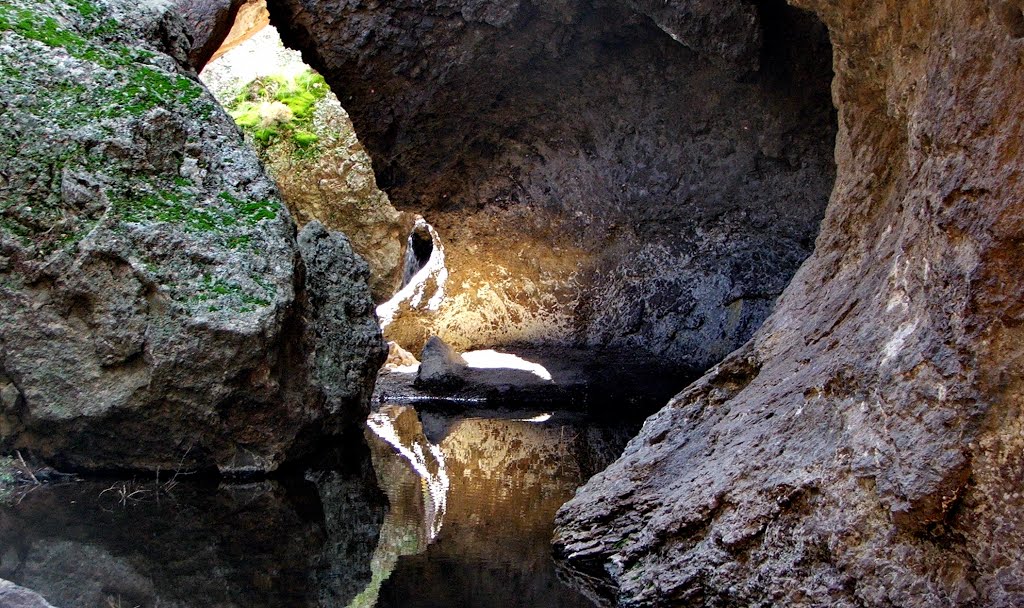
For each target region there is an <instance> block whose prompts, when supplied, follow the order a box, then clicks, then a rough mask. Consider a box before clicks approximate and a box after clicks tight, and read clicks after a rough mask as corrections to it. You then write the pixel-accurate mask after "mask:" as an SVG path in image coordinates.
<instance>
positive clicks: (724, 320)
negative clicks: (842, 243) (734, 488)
mask: <svg viewBox="0 0 1024 608" xmlns="http://www.w3.org/2000/svg"><path fill="white" fill-rule="evenodd" d="M268 5H269V8H270V12H271V20H272V21H273V22H274V23H275V24H276V25H277V27H278V28H279V29H280V30H281V33H282V38H283V39H284V40H285V42H286V44H289V45H290V46H293V47H295V48H299V49H301V50H302V51H303V56H304V58H305V60H306V61H307V63H309V64H310V65H312V66H313V67H314V68H316V69H317V70H318V71H320V72H321V73H322V74H323V75H324V77H325V78H326V79H327V81H328V83H330V85H331V87H332V89H333V90H334V91H335V92H336V93H337V94H338V96H339V99H340V100H341V103H342V104H343V105H344V106H345V108H346V110H347V111H348V112H349V114H350V115H351V117H352V120H353V123H354V125H355V127H356V131H357V132H358V133H359V136H360V139H361V140H362V142H363V143H364V145H365V146H366V149H367V150H368V152H369V153H370V156H371V157H372V158H373V160H374V167H375V169H376V173H377V179H378V183H379V184H380V185H381V187H382V188H383V189H384V190H385V191H387V192H388V194H389V196H390V198H391V200H392V202H393V204H395V206H396V207H397V208H399V209H400V210H403V211H412V212H416V213H419V214H421V215H423V216H424V217H425V218H426V220H427V221H428V222H429V223H430V224H431V225H433V226H434V227H435V228H436V229H437V232H438V234H439V235H440V238H441V239H442V241H443V243H444V247H445V252H446V253H445V255H446V263H447V266H448V270H449V280H448V283H447V286H446V287H445V298H444V302H443V303H442V304H441V305H440V307H439V308H438V310H436V311H426V312H422V313H416V314H404V315H402V318H399V319H396V321H395V322H394V323H393V324H392V325H390V326H389V327H388V329H387V332H388V334H387V335H388V336H389V338H393V339H397V340H398V342H399V343H400V344H402V346H404V347H405V348H407V349H409V350H412V351H414V352H418V351H419V348H420V347H421V346H422V344H423V342H425V340H426V339H427V337H429V336H430V335H432V334H433V335H439V336H441V337H442V338H443V339H444V340H445V341H446V342H448V343H450V344H452V345H453V346H454V347H455V348H457V349H459V350H467V349H469V348H471V347H482V346H491V345H495V344H508V343H514V342H528V343H534V344H536V343H554V344H560V345H565V344H571V345H576V346H597V345H601V346H608V347H619V348H629V349H634V350H637V351H643V352H646V353H649V354H651V355H656V356H658V357H661V358H663V359H666V360H670V361H673V362H675V363H677V364H681V365H688V366H693V367H699V368H701V369H704V368H706V367H708V366H710V365H711V364H713V363H714V362H716V361H718V360H720V359H721V358H722V357H723V356H725V355H726V354H727V353H728V352H730V351H731V350H733V349H734V348H736V347H737V346H739V345H740V344H742V343H743V342H744V341H746V340H747V338H749V337H750V335H751V334H752V333H753V331H754V330H755V329H756V327H757V326H759V325H760V323H761V322H762V321H763V319H764V318H765V317H766V315H767V314H768V312H769V311H770V309H771V307H772V304H773V301H774V299H775V297H776V296H777V295H778V294H779V293H781V291H782V289H783V288H784V286H785V285H786V283H787V282H788V280H789V278H790V277H791V276H792V273H793V272H795V270H796V268H797V267H798V266H799V264H800V263H801V262H802V261H803V259H804V258H805V257H806V256H807V255H808V254H809V253H810V251H811V246H812V243H813V240H814V237H815V235H816V234H817V230H818V223H819V221H820V219H821V216H822V213H823V210H824V207H825V204H826V202H827V197H828V192H829V191H830V189H831V186H832V183H833V181H832V180H833V164H832V157H833V144H834V140H833V135H834V128H835V127H834V114H833V113H832V109H831V104H830V100H829V94H828V84H829V82H830V80H831V71H830V64H831V59H830V47H829V44H828V40H827V37H826V32H825V29H824V27H823V26H822V25H821V24H820V23H818V22H817V21H815V20H814V19H813V18H812V17H810V16H809V15H808V14H805V13H803V12H802V11H798V10H796V9H791V8H788V7H786V6H785V5H784V4H783V3H781V2H765V3H762V4H760V5H757V6H756V7H755V6H754V5H751V4H748V3H745V2H740V1H738V0H737V1H735V2H729V3H728V4H727V7H722V6H721V3H710V2H698V1H692V2H686V3H682V4H681V5H679V6H675V5H672V6H662V5H661V3H651V2H641V1H630V2H624V1H618V0H564V1H560V2H555V3H552V2H532V1H525V0H519V1H516V2H511V3H503V4H499V3H492V2H477V1H473V2H470V1H466V2H440V1H430V2H411V1H400V2H390V3H386V4H381V3H377V4H373V3H370V4H366V3H352V2H345V1H342V0H326V1H317V2H313V1H311V0H272V1H271V2H269V3H268ZM695 24H697V25H695ZM680 42H682V44H680Z"/></svg>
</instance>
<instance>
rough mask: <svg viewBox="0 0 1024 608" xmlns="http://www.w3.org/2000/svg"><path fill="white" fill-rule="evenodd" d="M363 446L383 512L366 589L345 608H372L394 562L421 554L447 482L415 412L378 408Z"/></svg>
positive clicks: (439, 522) (437, 520) (439, 519)
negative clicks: (369, 457)
mask: <svg viewBox="0 0 1024 608" xmlns="http://www.w3.org/2000/svg"><path fill="white" fill-rule="evenodd" d="M367 442H368V443H369V445H370V450H371V453H372V455H373V469H374V471H375V472H376V475H377V483H378V485H380V487H381V489H383V490H384V492H385V493H386V494H387V497H388V505H389V507H388V512H387V515H386V516H385V517H384V525H383V527H382V528H381V531H380V538H379V540H378V543H377V548H376V550H375V551H374V553H373V560H372V561H371V568H372V570H373V578H372V579H371V581H370V584H369V585H367V586H366V588H365V589H364V590H363V591H362V592H361V593H360V594H359V595H358V596H357V597H356V598H355V600H354V601H353V602H352V603H351V604H350V606H351V607H352V608H364V607H365V608H372V607H373V606H375V605H376V604H377V599H378V597H379V593H380V587H381V585H382V584H383V583H384V581H386V580H387V579H388V577H390V576H391V573H392V571H394V569H395V565H396V563H397V562H398V558H400V557H402V556H403V555H415V554H417V553H421V552H423V551H424V550H426V548H427V545H428V544H429V543H430V542H431V541H432V540H433V539H434V538H435V537H436V536H437V532H439V531H440V530H441V527H442V526H443V524H444V515H445V509H446V508H447V496H448V487H449V483H450V482H449V480H448V477H447V471H446V470H445V469H444V467H443V462H442V461H441V460H440V458H439V457H440V451H439V450H437V449H436V448H435V447H433V446H432V445H431V444H430V442H429V441H428V440H427V439H426V437H425V436H424V434H423V431H422V428H421V426H420V422H419V420H418V419H417V416H416V411H415V410H413V409H411V408H402V407H384V408H381V409H380V411H378V412H375V413H374V414H372V415H371V417H370V420H369V422H368V431H367Z"/></svg>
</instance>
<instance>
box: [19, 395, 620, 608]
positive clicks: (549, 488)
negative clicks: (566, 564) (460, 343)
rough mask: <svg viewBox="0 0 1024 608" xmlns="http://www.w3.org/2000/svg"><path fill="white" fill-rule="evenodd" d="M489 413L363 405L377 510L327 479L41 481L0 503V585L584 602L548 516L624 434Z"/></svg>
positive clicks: (67, 590) (273, 603) (123, 595)
mask: <svg viewBox="0 0 1024 608" xmlns="http://www.w3.org/2000/svg"><path fill="white" fill-rule="evenodd" d="M538 414H540V415H538ZM486 416H488V417H486V418H484V417H472V416H443V415H436V414H429V413H423V414H419V413H417V411H416V410H415V409H413V408H411V407H398V406H384V407H382V408H381V409H380V410H379V411H377V412H375V413H374V415H373V416H371V418H370V419H369V420H368V424H367V433H366V437H367V442H368V443H369V446H370V451H371V455H372V460H373V467H374V474H375V475H376V478H377V485H379V486H380V488H381V489H382V490H384V493H386V495H387V501H386V503H385V501H384V500H383V496H381V494H380V492H379V490H377V488H375V487H373V486H374V484H373V483H372V481H370V480H368V479H367V478H366V477H365V476H362V475H359V474H354V475H342V474H341V473H338V472H320V473H314V474H309V475H307V480H292V481H291V482H289V483H287V484H284V483H278V482H272V481H264V482H260V483H250V484H235V485H220V486H218V485H216V484H201V483H180V484H178V485H177V486H176V487H175V488H174V489H173V491H172V492H171V493H170V494H163V495H159V496H158V495H157V494H156V493H153V492H151V491H147V492H143V493H141V494H139V496H141V497H143V498H142V499H140V500H137V501H133V500H129V501H126V502H124V503H123V504H122V502H121V500H120V498H119V497H120V493H119V492H116V491H108V492H105V491H104V490H106V489H107V488H109V487H112V486H111V484H112V482H111V481H105V482H102V483H99V482H82V483H74V484H68V485H64V486H56V487H49V488H40V489H38V490H35V491H32V492H31V493H29V494H28V495H26V496H25V497H24V499H23V500H21V501H20V502H19V503H18V504H16V505H14V506H12V507H9V508H0V578H3V579H8V580H11V581H13V582H15V583H17V584H20V585H23V586H25V587H29V588H31V589H33V590H35V591H37V592H39V593H40V594H41V595H43V597H45V598H46V599H47V600H49V601H50V603H51V604H53V605H55V606H60V607H62V608H97V607H107V606H139V607H141V608H157V607H159V608H200V607H212V606H216V607H217V608H243V607H244V608H283V607H287V608H302V607H314V606H321V607H325V608H326V607H331V608H339V607H343V606H353V607H366V608H369V607H372V606H379V607H381V608H384V607H391V606H395V607H398V606H400V607H402V608H415V607H419V606H431V607H433V606H437V607H441V606H444V607H448V606H456V607H458V606H471V607H481V608H487V607H513V606H523V607H525V606H530V607H532V608H543V607H555V606H559V607H563V606H564V607H573V606H591V604H589V603H588V602H587V601H586V600H585V599H584V598H583V597H582V596H581V595H578V594H577V593H575V592H574V591H572V590H570V589H568V588H566V587H564V586H563V585H562V584H561V583H560V582H559V581H558V578H557V576H556V575H555V570H554V564H553V562H552V559H551V550H550V546H549V542H550V538H551V533H552V526H553V524H552V522H553V520H554V514H555V511H556V510H557V509H558V507H559V506H560V505H561V504H562V503H563V502H564V501H566V500H567V499H568V498H569V497H570V496H571V495H572V493H573V491H574V490H575V489H576V487H578V486H579V485H580V484H581V483H582V482H583V481H584V480H585V479H586V478H587V477H589V476H590V475H591V474H593V473H594V472H596V471H597V470H599V469H600V468H603V467H604V466H606V465H607V464H608V463H609V462H610V460H611V459H612V458H614V457H615V456H616V455H617V454H618V453H620V451H621V449H622V447H623V445H624V444H625V442H626V440H627V439H628V436H627V434H626V432H625V431H622V430H617V431H609V430H606V429H601V428H598V427H595V426H593V425H589V424H586V423H584V422H583V421H581V420H580V419H575V418H567V417H566V416H567V415H566V414H562V413H554V414H552V413H539V412H517V413H509V414H508V415H506V416H503V417H495V414H494V413H493V412H492V413H488V414H486ZM118 483H122V482H118ZM148 483H149V485H148V486H145V487H144V488H143V489H147V490H151V489H152V488H155V485H154V484H153V483H152V482H148ZM133 487H135V486H133Z"/></svg>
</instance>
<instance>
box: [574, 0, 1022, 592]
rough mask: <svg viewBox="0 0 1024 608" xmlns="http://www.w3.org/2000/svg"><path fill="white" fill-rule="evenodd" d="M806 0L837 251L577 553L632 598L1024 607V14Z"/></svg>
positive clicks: (826, 228)
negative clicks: (822, 94)
mask: <svg viewBox="0 0 1024 608" xmlns="http://www.w3.org/2000/svg"><path fill="white" fill-rule="evenodd" d="M799 4H800V5H801V6H805V7H807V8H810V9H813V10H814V11H816V12H817V13H818V14H819V15H820V16H821V18H822V19H823V20H824V22H825V23H826V24H827V25H828V27H829V30H830V34H831V38H832V40H833V42H834V43H835V45H836V54H835V57H836V64H835V65H836V81H835V84H834V85H833V91H834V94H835V100H836V105H837V106H838V108H839V111H840V121H839V124H840V126H841V128H840V134H839V145H838V147H837V150H836V155H837V160H838V167H839V172H838V177H837V183H836V188H835V191H834V193H833V196H832V201H831V204H830V207H829V210H828V213H827V215H826V218H825V220H824V223H823V226H822V233H821V235H820V236H819V238H818V241H817V247H816V250H815V252H814V254H813V256H812V257H811V258H810V259H809V260H808V261H807V262H806V263H805V264H804V265H803V267H802V268H801V270H800V271H799V272H798V273H797V275H796V277H795V278H794V280H793V282H792V284H791V285H790V286H789V287H788V288H787V290H786V291H785V293H784V294H783V296H782V297H781V299H780V301H779V303H778V307H777V309H776V311H775V312H774V313H773V314H772V316H771V317H770V318H769V320H768V321H767V322H766V324H765V325H764V327H763V328H762V329H761V330H760V331H758V333H757V334H756V336H755V337H754V339H753V340H751V341H750V342H749V343H748V344H747V345H746V346H744V347H743V348H742V349H740V350H739V351H737V352H735V353H734V354H732V355H730V356H729V357H728V358H727V359H726V360H725V361H724V362H722V363H721V364H720V365H718V366H716V367H715V368H713V369H712V370H711V371H710V372H709V373H708V374H707V375H706V376H705V377H704V378H702V379H701V380H700V381H698V382H697V383H695V384H694V385H693V386H691V387H690V388H688V389H687V390H685V391H684V392H682V393H681V394H679V395H678V396H677V397H676V398H675V399H674V400H673V401H672V402H671V403H670V404H669V405H668V406H667V407H666V408H665V409H663V410H662V411H661V412H659V413H658V414H657V415H655V416H653V417H652V418H650V419H649V420H648V421H647V422H646V424H645V425H644V429H643V430H642V432H641V433H640V435H639V436H638V437H637V438H635V439H634V440H633V441H632V442H631V443H630V444H629V446H628V447H627V449H626V452H625V454H624V455H623V456H622V458H620V460H619V461H618V462H616V463H615V464H614V465H612V466H611V467H610V468H609V469H608V470H606V471H605V472H603V473H601V474H599V475H597V476H596V477H594V478H593V479H592V480H591V481H590V482H589V483H588V484H587V485H586V486H584V488H582V489H581V490H580V491H579V492H578V493H577V495H576V497H575V498H574V499H573V500H571V501H570V502H569V503H567V504H566V505H565V506H564V507H563V509H562V510H561V512H560V514H559V516H558V529H557V531H556V537H555V546H556V551H557V553H558V555H560V556H561V557H562V558H563V559H564V560H566V563H567V565H568V568H569V570H568V571H570V572H572V573H573V575H574V576H576V577H577V580H579V581H580V582H581V583H582V584H584V585H586V586H587V587H588V588H590V589H591V591H592V592H593V593H594V594H595V595H598V596H602V597H603V598H605V599H606V600H615V601H617V602H618V603H620V604H622V605H628V606H669V605H688V606H836V607H838V606H850V607H853V606H871V607H882V606H903V607H917V606H921V607H925V606H927V607H933V606H993V607H1009V606H1019V605H1022V604H1024V592H1022V589H1024V558H1022V555H1021V552H1020V550H1019V549H1020V547H1021V546H1022V544H1024V520H1021V518H1020V517H1019V516H1018V514H1019V512H1020V510H1021V508H1022V507H1024V494H1022V493H1021V492H1019V491H1018V490H1019V487H1020V484H1021V479H1022V477H1021V475H1022V473H1021V472H1022V471H1024V460H1022V453H1024V452H1022V442H1021V427H1022V421H1024V414H1022V398H1021V393H1020V387H1019V382H1018V381H1017V380H1016V379H1017V378H1019V377H1020V375H1021V372H1022V371H1024V370H1022V358H1021V355H1020V346H1019V344H1020V333H1021V325H1020V319H1021V310H1022V309H1021V307H1020V301H1021V296H1022V292H1024V285H1022V279H1021V275H1020V273H1019V272H1018V271H1017V270H1016V269H1018V268H1019V266H1020V260H1021V251H1020V243H1021V242H1022V241H1021V230H1022V226H1021V222H1020V218H1021V217H1022V216H1024V213H1022V212H1024V203H1022V201H1024V196H1022V195H1024V192H1022V185H1021V184H1022V183H1024V182H1022V181H1021V179H1020V177H1021V170H1022V167H1024V158H1022V154H1021V147H1020V145H1019V144H1020V137H1021V133H1020V121H1019V119H1018V118H1019V113H1020V108H1021V107H1024V87H1021V86H1019V83H1020V82H1021V77H1022V76H1024V74H1022V64H1021V62H1020V60H1019V59H1020V56H1021V53H1022V52H1024V46H1022V45H1024V41H1022V39H1021V34H1022V33H1024V32H1022V31H1020V30H1018V29H1016V28H1015V27H1014V24H1015V23H1017V22H1018V21H1019V17H1020V14H1021V13H1020V8H1019V6H1018V5H1016V4H1014V7H1016V13H1015V14H1016V17H1014V18H1013V19H1010V20H1009V21H1007V19H1006V16H1005V15H1006V14H1005V13H1004V12H1003V11H1002V10H1001V9H1000V5H999V3H983V2H968V3H965V2H954V1H941V2H929V3H898V2H877V3H872V4H870V5H866V4H864V3H862V2H853V1H846V0H840V1H838V2H831V1H828V2H826V1H818V0H802V1H801V2H799ZM1004 4H1005V3H1004Z"/></svg>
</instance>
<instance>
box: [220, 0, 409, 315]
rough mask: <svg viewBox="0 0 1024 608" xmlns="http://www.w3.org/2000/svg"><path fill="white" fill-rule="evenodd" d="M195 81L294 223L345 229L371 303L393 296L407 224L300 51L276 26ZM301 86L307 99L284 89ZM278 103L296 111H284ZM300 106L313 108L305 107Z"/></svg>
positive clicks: (337, 105) (228, 54) (340, 110)
mask: <svg viewBox="0 0 1024 608" xmlns="http://www.w3.org/2000/svg"><path fill="white" fill-rule="evenodd" d="M263 10H264V11H266V8H265V6H264V8H263ZM243 17H244V14H241V13H240V16H239V19H242V18H243ZM229 42H230V41H225V46H227V45H228V44H229ZM222 52H223V50H221V51H218V54H220V53H222ZM200 76H201V78H202V79H203V82H204V83H206V85H207V86H209V87H210V90H211V91H212V92H213V94H214V95H215V96H216V97H217V99H218V100H220V102H221V104H222V105H223V106H224V107H225V108H226V109H227V110H228V111H229V112H230V113H231V114H232V116H235V117H236V120H237V121H238V122H239V124H240V125H241V126H242V127H243V130H244V131H245V133H246V135H247V139H248V141H249V142H251V143H252V144H253V146H254V147H255V148H256V150H257V152H258V154H259V156H260V160H262V161H263V164H264V167H266V170H267V172H268V173H269V174H270V176H271V177H273V178H274V181H275V182H276V183H277V185H278V188H279V189H280V190H281V198H282V200H283V201H284V202H285V204H286V205H287V206H288V209H289V211H291V212H292V214H293V217H294V218H295V221H296V222H297V223H298V224H299V225H300V226H301V225H303V224H305V223H306V222H309V221H312V220H319V221H320V222H322V223H323V224H324V226H326V227H327V228H328V229H330V230H337V231H341V232H344V233H345V234H346V235H347V236H348V237H349V239H350V242H351V244H352V247H353V248H354V249H355V251H356V252H357V253H358V254H359V255H360V256H361V257H362V258H363V259H365V260H366V261H367V263H368V264H369V265H370V289H371V292H372V293H373V297H374V300H375V301H377V302H383V301H385V300H387V299H388V298H390V297H391V295H392V294H393V293H394V292H395V291H396V290H397V289H398V288H399V286H400V281H401V279H402V276H401V275H402V244H403V241H404V240H405V236H406V233H407V232H408V227H407V226H406V224H408V223H409V222H410V221H411V220H406V219H405V218H403V216H402V214H400V213H399V212H398V211H397V210H396V209H395V208H394V207H392V206H391V202H390V201H389V200H388V197H387V195H386V194H384V193H383V192H381V190H380V189H379V188H377V182H376V180H375V178H374V175H373V167H372V166H371V163H370V157H369V156H368V155H367V154H366V151H365V150H364V149H363V147H362V145H361V144H360V143H359V140H358V139H357V138H356V134H355V131H354V130H353V129H352V122H351V121H350V120H349V117H348V114H346V113H345V110H344V109H343V108H342V107H341V104H340V103H339V102H338V98H337V97H335V96H334V94H333V93H331V92H330V90H329V89H328V87H327V85H326V84H325V83H324V82H323V80H322V79H321V78H319V77H317V76H316V75H315V74H313V73H312V72H311V71H310V70H309V68H308V66H306V65H305V64H303V62H302V57H301V56H300V55H299V53H298V52H297V51H293V50H291V49H287V48H284V47H283V46H282V44H281V39H280V37H279V36H278V34H277V30H276V29H275V28H273V27H268V28H265V29H263V30H262V31H260V32H259V33H258V34H256V35H255V36H253V37H252V38H251V39H250V40H248V41H245V42H243V43H242V44H239V45H238V46H237V47H235V48H233V49H230V50H229V51H227V52H226V53H224V55H223V56H222V57H220V58H219V59H216V60H214V61H213V62H211V63H210V64H209V65H208V66H207V67H206V68H205V69H204V70H203V72H202V74H201V75H200ZM306 83H309V84H308V85H307V86H306V87H304V88H306V89H307V91H308V92H309V93H310V95H311V96H310V97H309V98H307V100H303V99H301V98H299V97H288V96H287V95H288V92H286V91H282V89H287V88H288V87H293V88H296V89H298V88H300V87H301V85H302V84H306ZM282 85H283V86H282ZM297 85H298V86H297ZM278 98H282V99H284V100H285V102H290V104H291V106H292V107H294V108H295V109H296V110H299V111H298V112H293V111H292V109H291V108H288V109H284V108H283V107H282V103H281V101H280V99H278ZM304 101H311V102H312V103H311V104H310V105H309V106H308V108H305V107H304V106H303V105H302V103H304ZM268 127H270V128H268Z"/></svg>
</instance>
